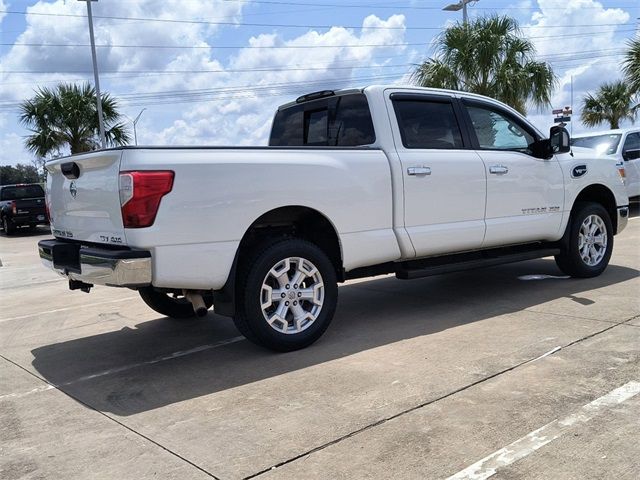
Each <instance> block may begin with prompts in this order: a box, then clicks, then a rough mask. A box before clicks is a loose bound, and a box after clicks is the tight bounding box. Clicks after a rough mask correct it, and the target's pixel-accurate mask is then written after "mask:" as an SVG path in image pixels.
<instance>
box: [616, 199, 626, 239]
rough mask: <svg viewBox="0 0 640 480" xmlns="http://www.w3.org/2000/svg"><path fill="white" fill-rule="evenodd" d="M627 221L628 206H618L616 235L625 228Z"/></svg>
mask: <svg viewBox="0 0 640 480" xmlns="http://www.w3.org/2000/svg"><path fill="white" fill-rule="evenodd" d="M628 222H629V207H628V206H626V207H618V228H617V229H616V235H617V234H618V233H620V232H621V231H622V230H624V229H625V227H626V226H627V223H628Z"/></svg>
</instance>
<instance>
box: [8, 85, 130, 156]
mask: <svg viewBox="0 0 640 480" xmlns="http://www.w3.org/2000/svg"><path fill="white" fill-rule="evenodd" d="M101 103H102V114H103V118H104V123H105V134H106V139H107V143H108V144H109V145H112V146H113V145H126V144H127V143H128V142H129V140H130V137H129V134H128V133H127V130H126V128H125V124H124V123H123V122H120V121H119V120H120V114H119V113H118V111H117V108H118V105H117V102H116V101H115V99H114V98H113V97H111V96H110V95H109V94H108V93H107V94H102V102H101ZM96 104H97V102H96V92H95V90H94V88H93V87H92V86H91V85H89V84H88V83H85V84H83V85H80V86H79V85H75V84H64V83H61V84H59V85H58V86H57V87H56V88H54V89H49V88H46V87H42V88H39V89H38V90H37V91H36V95H35V96H34V97H33V98H30V99H29V100H25V101H24V102H22V103H21V104H20V122H21V123H22V124H23V125H24V126H25V127H27V128H28V129H29V130H30V131H32V132H33V135H29V136H28V137H27V138H26V139H25V147H26V148H27V149H28V150H29V151H31V152H33V153H35V154H36V155H37V156H39V157H46V156H50V155H59V154H60V152H61V150H62V149H63V148H65V147H68V148H69V149H70V150H71V153H72V154H73V153H80V152H87V151H90V150H95V149H97V148H99V147H100V140H99V127H98V112H97V108H96Z"/></svg>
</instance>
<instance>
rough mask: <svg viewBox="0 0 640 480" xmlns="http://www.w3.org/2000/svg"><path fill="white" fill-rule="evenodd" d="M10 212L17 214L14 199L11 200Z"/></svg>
mask: <svg viewBox="0 0 640 480" xmlns="http://www.w3.org/2000/svg"><path fill="white" fill-rule="evenodd" d="M11 212H12V213H13V214H14V215H17V214H18V206H17V205H16V201H15V200H12V201H11Z"/></svg>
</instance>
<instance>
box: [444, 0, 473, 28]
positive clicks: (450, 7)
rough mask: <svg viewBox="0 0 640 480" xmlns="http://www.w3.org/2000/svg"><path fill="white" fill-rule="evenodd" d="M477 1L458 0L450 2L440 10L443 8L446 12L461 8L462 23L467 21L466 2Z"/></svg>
mask: <svg viewBox="0 0 640 480" xmlns="http://www.w3.org/2000/svg"><path fill="white" fill-rule="evenodd" d="M478 1H479V0H460V1H459V2H458V3H450V4H449V5H447V6H446V7H444V8H443V9H442V10H445V11H447V12H457V11H459V10H462V23H467V4H468V3H472V2H473V3H475V2H478Z"/></svg>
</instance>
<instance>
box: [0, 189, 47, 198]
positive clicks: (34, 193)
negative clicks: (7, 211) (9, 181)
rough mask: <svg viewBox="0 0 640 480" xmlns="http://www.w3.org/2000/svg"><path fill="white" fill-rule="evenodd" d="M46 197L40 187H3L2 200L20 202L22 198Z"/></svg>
mask: <svg viewBox="0 0 640 480" xmlns="http://www.w3.org/2000/svg"><path fill="white" fill-rule="evenodd" d="M36 197H44V190H43V189H42V187H41V186H40V185H24V186H18V187H3V188H2V195H1V196H0V200H20V199H22V198H36Z"/></svg>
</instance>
